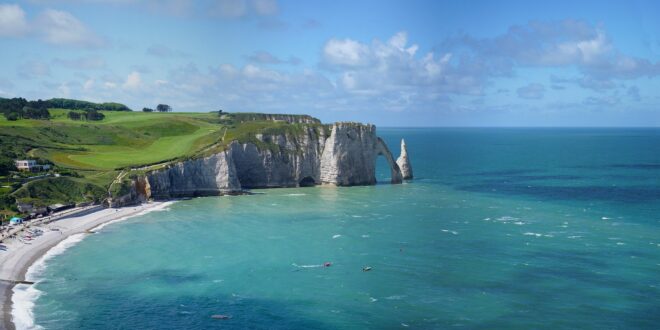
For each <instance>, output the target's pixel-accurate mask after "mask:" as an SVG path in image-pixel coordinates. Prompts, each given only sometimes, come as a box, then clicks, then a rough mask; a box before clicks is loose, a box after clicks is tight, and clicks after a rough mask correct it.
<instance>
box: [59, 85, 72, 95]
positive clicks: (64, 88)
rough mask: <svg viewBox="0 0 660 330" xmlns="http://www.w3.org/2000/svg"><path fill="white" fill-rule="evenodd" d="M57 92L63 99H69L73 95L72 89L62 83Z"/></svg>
mask: <svg viewBox="0 0 660 330" xmlns="http://www.w3.org/2000/svg"><path fill="white" fill-rule="evenodd" d="M57 92H58V93H59V95H60V96H61V97H69V96H70V95H71V88H69V85H68V84H67V83H62V84H60V85H59V86H58V87H57Z"/></svg>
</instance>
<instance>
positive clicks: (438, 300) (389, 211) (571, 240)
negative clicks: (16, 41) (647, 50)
mask: <svg viewBox="0 0 660 330" xmlns="http://www.w3.org/2000/svg"><path fill="white" fill-rule="evenodd" d="M379 134H380V135H381V136H383V137H384V139H385V140H386V141H387V142H388V144H389V145H390V147H391V148H392V149H393V150H395V149H398V140H397V139H398V138H399V137H405V138H406V142H407V144H408V148H409V153H410V155H411V159H412V164H413V167H414V171H415V175H416V179H415V180H414V181H413V182H411V183H407V184H403V185H389V184H379V185H377V186H372V187H352V188H327V187H315V188H300V189H272V190H259V191H255V192H256V194H255V195H252V196H237V197H218V198H198V199H193V200H188V201H180V202H176V203H174V204H172V205H170V206H169V207H168V209H167V210H166V211H161V212H152V213H148V214H146V215H143V216H140V217H136V218H132V219H129V220H127V221H124V222H121V223H116V224H112V225H109V226H107V227H105V228H104V229H103V230H101V231H100V232H99V233H97V234H95V235H90V236H88V237H87V238H86V239H85V240H83V241H82V242H80V243H79V244H78V245H76V246H75V247H73V248H71V249H69V250H67V251H66V252H65V253H63V254H61V255H59V256H56V257H54V258H53V259H51V260H50V261H49V262H48V268H47V269H46V270H45V271H44V272H43V273H42V274H41V275H40V277H41V278H43V279H44V280H43V281H42V282H40V283H39V284H37V286H36V288H37V289H39V290H40V291H42V292H43V294H42V295H41V296H40V297H39V298H38V299H37V301H36V307H35V309H34V315H35V320H36V323H37V324H39V325H41V326H43V327H45V328H47V329H207V328H219V327H222V328H257V329H277V328H280V329H365V328H371V329H388V328H406V327H409V328H449V327H464V328H485V329H557V328H564V329H574V328H581V329H605V328H635V329H639V328H649V329H651V328H656V329H657V327H658V324H659V322H660V130H650V129H379ZM397 153H398V152H397ZM378 166H379V168H378V175H379V180H380V181H381V182H386V181H387V177H388V173H389V171H387V169H386V168H385V163H384V161H382V160H381V161H379V163H378ZM324 262H331V263H332V265H331V266H330V267H320V265H322V264H323V263H324ZM367 266H369V267H372V270H371V271H368V272H364V271H363V270H362V269H363V267H367ZM214 314H225V315H231V319H229V320H216V319H212V318H211V315H214Z"/></svg>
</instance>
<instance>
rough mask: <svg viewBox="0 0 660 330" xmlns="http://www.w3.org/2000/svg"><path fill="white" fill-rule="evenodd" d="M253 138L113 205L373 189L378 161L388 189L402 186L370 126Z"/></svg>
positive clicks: (157, 173) (147, 177)
mask: <svg viewBox="0 0 660 330" xmlns="http://www.w3.org/2000/svg"><path fill="white" fill-rule="evenodd" d="M289 119H292V120H293V119H296V120H300V117H293V118H289ZM277 120H282V119H277ZM304 120H307V119H304ZM299 124H300V123H299ZM255 137H256V140H255V142H254V143H252V142H247V143H241V142H238V141H233V142H232V143H230V144H229V145H228V147H227V149H226V150H225V151H222V152H219V153H217V154H214V155H211V156H209V157H205V158H199V159H192V160H187V161H182V162H178V163H175V164H173V165H168V166H167V167H165V168H163V169H159V170H154V171H151V172H148V173H146V174H144V175H143V176H140V177H139V178H138V179H136V180H134V181H133V186H132V187H131V190H130V191H131V192H130V193H129V194H127V195H125V196H120V197H117V198H114V199H113V200H114V201H115V202H114V203H112V204H113V205H126V204H129V203H130V202H138V201H140V200H145V199H149V198H153V199H168V198H175V197H192V196H208V195H224V194H237V193H241V192H242V191H243V189H249V188H272V187H302V186H313V185H318V184H330V185H337V186H353V185H372V184H375V183H376V171H375V168H376V158H377V157H378V156H379V155H383V156H384V157H385V159H386V160H387V161H388V163H389V165H390V168H391V170H392V183H401V179H402V175H401V171H400V169H399V165H397V163H396V162H395V161H394V158H393V157H392V154H391V152H390V151H389V149H388V148H387V145H385V143H384V142H383V140H381V139H380V138H378V137H377V136H376V127H375V126H373V125H364V124H358V123H336V124H334V125H333V126H332V128H331V130H330V131H328V130H327V129H326V126H320V125H304V124H303V125H302V126H301V128H300V129H298V130H296V131H295V133H292V132H285V133H277V134H256V135H255Z"/></svg>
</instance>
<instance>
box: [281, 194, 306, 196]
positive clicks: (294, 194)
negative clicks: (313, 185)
mask: <svg viewBox="0 0 660 330" xmlns="http://www.w3.org/2000/svg"><path fill="white" fill-rule="evenodd" d="M306 195H307V194H286V195H285V196H306Z"/></svg>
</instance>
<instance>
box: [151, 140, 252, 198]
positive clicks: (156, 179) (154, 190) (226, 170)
mask: <svg viewBox="0 0 660 330" xmlns="http://www.w3.org/2000/svg"><path fill="white" fill-rule="evenodd" d="M146 178H147V181H148V186H149V192H148V193H149V195H150V196H149V197H151V198H155V199H167V198H172V197H188V196H208V195H221V194H232V193H237V192H240V191H241V185H240V183H239V181H238V176H237V174H236V168H235V166H234V162H233V160H232V154H231V153H230V152H227V151H223V152H220V153H217V154H215V155H212V156H210V157H205V158H199V159H193V160H189V161H184V162H180V163H176V164H174V165H173V166H170V167H168V168H165V169H162V170H156V171H153V172H150V173H149V174H147V176H146Z"/></svg>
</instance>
